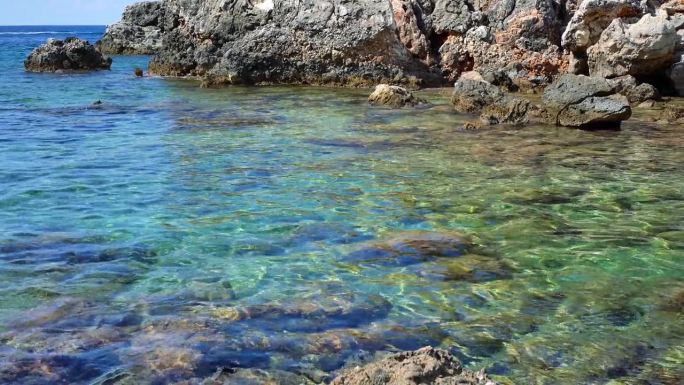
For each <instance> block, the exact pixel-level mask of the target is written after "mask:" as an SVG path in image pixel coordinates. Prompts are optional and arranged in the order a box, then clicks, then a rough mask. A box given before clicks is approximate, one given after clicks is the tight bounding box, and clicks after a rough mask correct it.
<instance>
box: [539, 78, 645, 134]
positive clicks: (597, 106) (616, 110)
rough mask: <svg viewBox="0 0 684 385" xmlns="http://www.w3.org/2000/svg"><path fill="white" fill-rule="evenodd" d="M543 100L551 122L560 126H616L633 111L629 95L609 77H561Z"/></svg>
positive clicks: (546, 92) (552, 85)
mask: <svg viewBox="0 0 684 385" xmlns="http://www.w3.org/2000/svg"><path fill="white" fill-rule="evenodd" d="M542 101H543V103H544V107H545V108H546V112H547V115H548V119H549V123H551V124H556V125H559V126H568V127H585V128H615V127H616V126H619V124H620V122H621V121H623V120H626V119H629V117H630V116H631V114H632V111H631V108H630V106H629V101H628V100H627V98H626V97H625V96H622V95H619V94H617V93H616V92H615V87H614V86H613V85H612V84H611V83H610V82H609V81H608V80H606V79H603V78H593V77H588V76H584V75H571V74H566V75H562V76H560V77H559V78H558V79H557V80H556V81H555V82H554V83H553V84H551V85H550V86H549V87H547V88H546V90H545V91H544V95H543V96H542Z"/></svg>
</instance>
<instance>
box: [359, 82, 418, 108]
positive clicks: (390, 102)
mask: <svg viewBox="0 0 684 385" xmlns="http://www.w3.org/2000/svg"><path fill="white" fill-rule="evenodd" d="M368 102H369V103H370V104H374V105H378V106H388V107H393V108H401V107H406V106H416V105H418V104H421V103H426V102H425V100H422V99H419V98H416V97H415V96H414V95H413V93H411V92H410V91H408V90H407V89H406V88H403V87H398V86H390V85H387V84H380V85H378V86H377V87H375V91H373V93H372V94H370V96H369V97H368Z"/></svg>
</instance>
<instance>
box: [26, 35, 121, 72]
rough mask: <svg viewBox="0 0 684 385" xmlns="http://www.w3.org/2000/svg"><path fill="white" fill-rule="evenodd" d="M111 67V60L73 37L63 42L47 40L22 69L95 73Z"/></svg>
mask: <svg viewBox="0 0 684 385" xmlns="http://www.w3.org/2000/svg"><path fill="white" fill-rule="evenodd" d="M111 66H112V59H110V58H107V57H104V56H102V54H101V53H100V51H98V50H97V49H96V48H95V46H93V45H91V44H90V43H88V42H87V41H85V40H81V39H78V38H75V37H68V38H66V39H64V41H62V40H56V39H48V41H47V43H45V44H43V45H41V46H39V47H37V48H36V49H34V50H33V51H32V52H31V54H30V55H29V56H28V58H27V59H26V60H25V61H24V68H26V70H27V71H31V72H58V71H96V70H108V69H110V68H111Z"/></svg>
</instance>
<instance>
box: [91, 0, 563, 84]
mask: <svg viewBox="0 0 684 385" xmlns="http://www.w3.org/2000/svg"><path fill="white" fill-rule="evenodd" d="M562 13H563V11H562V9H561V7H559V6H558V4H557V2H556V1H555V0H520V1H513V0H494V1H489V2H475V3H473V2H470V1H468V0H448V1H447V0H439V1H435V0H391V1H385V0H362V1H357V2H350V1H346V0H327V1H322V2H321V1H313V0H305V1H295V0H283V1H278V2H274V1H271V0H255V1H247V2H245V1H242V0H229V1H225V0H207V1H199V0H162V1H161V2H159V3H150V2H147V3H142V4H138V5H134V6H131V7H130V8H128V9H127V10H126V12H125V14H124V16H123V19H122V21H121V22H120V23H117V24H115V25H113V26H111V27H110V28H109V29H108V31H107V33H106V34H105V36H104V37H103V39H102V41H101V43H100V45H101V47H102V49H103V50H105V51H106V52H115V53H152V52H154V53H157V55H156V56H155V57H154V58H153V60H152V61H151V63H150V72H151V73H155V74H158V75H166V76H195V77H201V78H204V84H205V85H207V86H216V85H227V84H238V83H248V84H314V85H315V84H323V85H335V86H350V87H359V86H369V85H371V84H379V83H387V84H393V85H404V86H423V85H444V84H447V83H451V82H453V81H455V80H456V79H457V78H458V77H459V75H460V74H461V73H462V72H465V71H469V70H472V69H473V68H477V69H478V70H481V71H482V72H481V73H482V74H485V73H489V72H492V71H496V72H501V73H505V76H504V77H501V76H497V78H501V79H510V81H511V82H512V83H514V84H513V86H514V87H515V88H521V89H523V90H533V89H540V88H541V87H543V86H544V85H546V84H548V83H549V82H550V81H551V79H552V78H553V76H555V75H556V74H558V73H559V72H560V71H561V70H562V69H563V68H564V67H565V65H566V64H565V60H564V59H563V57H562V55H561V54H560V50H559V44H560V34H561V31H562V26H563V17H562ZM488 80H489V79H488Z"/></svg>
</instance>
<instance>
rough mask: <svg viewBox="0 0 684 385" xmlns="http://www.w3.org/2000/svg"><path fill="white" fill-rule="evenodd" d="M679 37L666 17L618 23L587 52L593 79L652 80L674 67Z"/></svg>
mask: <svg viewBox="0 0 684 385" xmlns="http://www.w3.org/2000/svg"><path fill="white" fill-rule="evenodd" d="M677 40H678V36H677V33H676V30H675V28H674V26H673V25H672V23H671V21H670V20H669V18H668V16H667V13H665V12H659V13H658V14H656V15H655V16H653V15H650V14H646V15H644V16H643V17H642V18H641V19H639V21H637V22H636V23H634V24H629V23H628V22H627V21H626V20H625V19H615V20H613V21H612V22H611V23H610V25H609V26H608V27H607V28H606V29H605V30H604V31H603V32H602V33H601V37H600V38H599V40H598V42H597V43H596V44H595V45H593V46H592V47H590V48H589V49H588V50H587V54H588V64H589V73H590V74H591V76H598V77H605V78H612V77H617V76H623V75H633V76H636V77H639V76H652V75H655V74H660V73H662V72H663V71H665V70H666V69H667V68H669V66H670V65H671V64H672V58H673V54H674V51H675V46H676V44H677Z"/></svg>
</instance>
